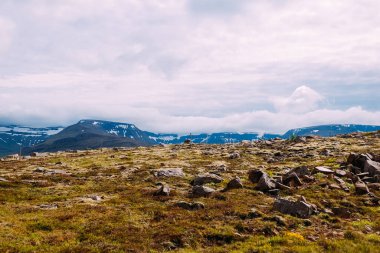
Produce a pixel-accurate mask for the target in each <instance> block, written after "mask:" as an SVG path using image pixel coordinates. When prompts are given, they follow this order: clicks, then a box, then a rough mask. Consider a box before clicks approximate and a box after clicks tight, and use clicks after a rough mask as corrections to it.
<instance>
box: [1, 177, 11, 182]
mask: <svg viewBox="0 0 380 253" xmlns="http://www.w3.org/2000/svg"><path fill="white" fill-rule="evenodd" d="M0 182H9V180H8V179H5V178H3V177H0Z"/></svg>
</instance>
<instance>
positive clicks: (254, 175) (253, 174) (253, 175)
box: [248, 169, 266, 184]
mask: <svg viewBox="0 0 380 253" xmlns="http://www.w3.org/2000/svg"><path fill="white" fill-rule="evenodd" d="M264 174H266V173H265V172H263V171H262V170H257V169H256V170H250V171H249V174H248V178H249V180H250V181H251V182H252V183H254V184H256V183H258V182H259V181H260V178H261V177H262V176H263V175H264Z"/></svg>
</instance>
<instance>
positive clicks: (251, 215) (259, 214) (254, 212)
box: [247, 208, 264, 219]
mask: <svg viewBox="0 0 380 253" xmlns="http://www.w3.org/2000/svg"><path fill="white" fill-rule="evenodd" d="M263 215H264V214H263V213H262V212H260V211H259V210H257V209H256V208H251V210H250V211H249V212H248V214H247V218H248V219H255V218H259V217H262V216H263Z"/></svg>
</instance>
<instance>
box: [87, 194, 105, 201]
mask: <svg viewBox="0 0 380 253" xmlns="http://www.w3.org/2000/svg"><path fill="white" fill-rule="evenodd" d="M88 198H89V199H92V200H94V201H101V200H102V199H103V197H101V196H98V195H89V196H88Z"/></svg>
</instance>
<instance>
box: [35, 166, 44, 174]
mask: <svg viewBox="0 0 380 253" xmlns="http://www.w3.org/2000/svg"><path fill="white" fill-rule="evenodd" d="M33 172H36V173H44V172H46V169H45V168H44V167H37V168H36V169H35V170H33Z"/></svg>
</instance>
